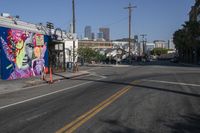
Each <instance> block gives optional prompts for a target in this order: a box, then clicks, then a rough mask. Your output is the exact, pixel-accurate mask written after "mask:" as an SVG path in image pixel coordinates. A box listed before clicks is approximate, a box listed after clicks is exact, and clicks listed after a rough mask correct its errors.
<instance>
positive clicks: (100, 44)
mask: <svg viewBox="0 0 200 133" xmlns="http://www.w3.org/2000/svg"><path fill="white" fill-rule="evenodd" d="M78 46H79V47H89V48H93V49H108V48H112V47H113V44H112V42H110V41H92V40H79V41H78Z"/></svg>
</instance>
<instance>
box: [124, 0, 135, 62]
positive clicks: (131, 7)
mask: <svg viewBox="0 0 200 133" xmlns="http://www.w3.org/2000/svg"><path fill="white" fill-rule="evenodd" d="M133 8H136V6H131V3H129V6H128V7H125V8H124V9H128V10H129V24H128V25H129V26H128V29H129V39H128V40H129V41H128V43H129V52H128V56H129V63H131V13H132V9H133Z"/></svg>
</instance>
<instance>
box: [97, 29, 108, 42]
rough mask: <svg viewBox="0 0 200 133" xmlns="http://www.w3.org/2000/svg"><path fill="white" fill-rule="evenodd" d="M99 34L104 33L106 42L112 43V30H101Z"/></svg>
mask: <svg viewBox="0 0 200 133" xmlns="http://www.w3.org/2000/svg"><path fill="white" fill-rule="evenodd" d="M99 32H100V33H101V32H102V33H103V38H104V39H105V40H106V41H110V29H109V28H104V27H103V28H99Z"/></svg>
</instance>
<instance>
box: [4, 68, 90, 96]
mask: <svg viewBox="0 0 200 133" xmlns="http://www.w3.org/2000/svg"><path fill="white" fill-rule="evenodd" d="M89 74H90V73H89V72H88V71H78V72H76V73H72V72H67V71H66V72H62V73H54V74H53V75H52V77H53V82H56V81H58V80H63V79H70V78H75V77H79V76H83V75H89ZM46 77H47V79H46V80H47V81H49V77H50V75H49V74H48V75H46ZM47 81H44V80H42V79H41V77H40V76H39V77H32V78H27V79H17V80H1V79H0V94H5V93H9V92H13V91H19V90H25V89H29V88H31V87H33V86H40V85H41V86H42V85H45V84H48V82H47Z"/></svg>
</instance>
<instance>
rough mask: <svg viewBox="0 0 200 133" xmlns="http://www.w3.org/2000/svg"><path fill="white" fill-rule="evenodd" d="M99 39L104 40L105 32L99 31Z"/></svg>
mask: <svg viewBox="0 0 200 133" xmlns="http://www.w3.org/2000/svg"><path fill="white" fill-rule="evenodd" d="M97 39H98V40H103V32H99V33H97Z"/></svg>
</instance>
